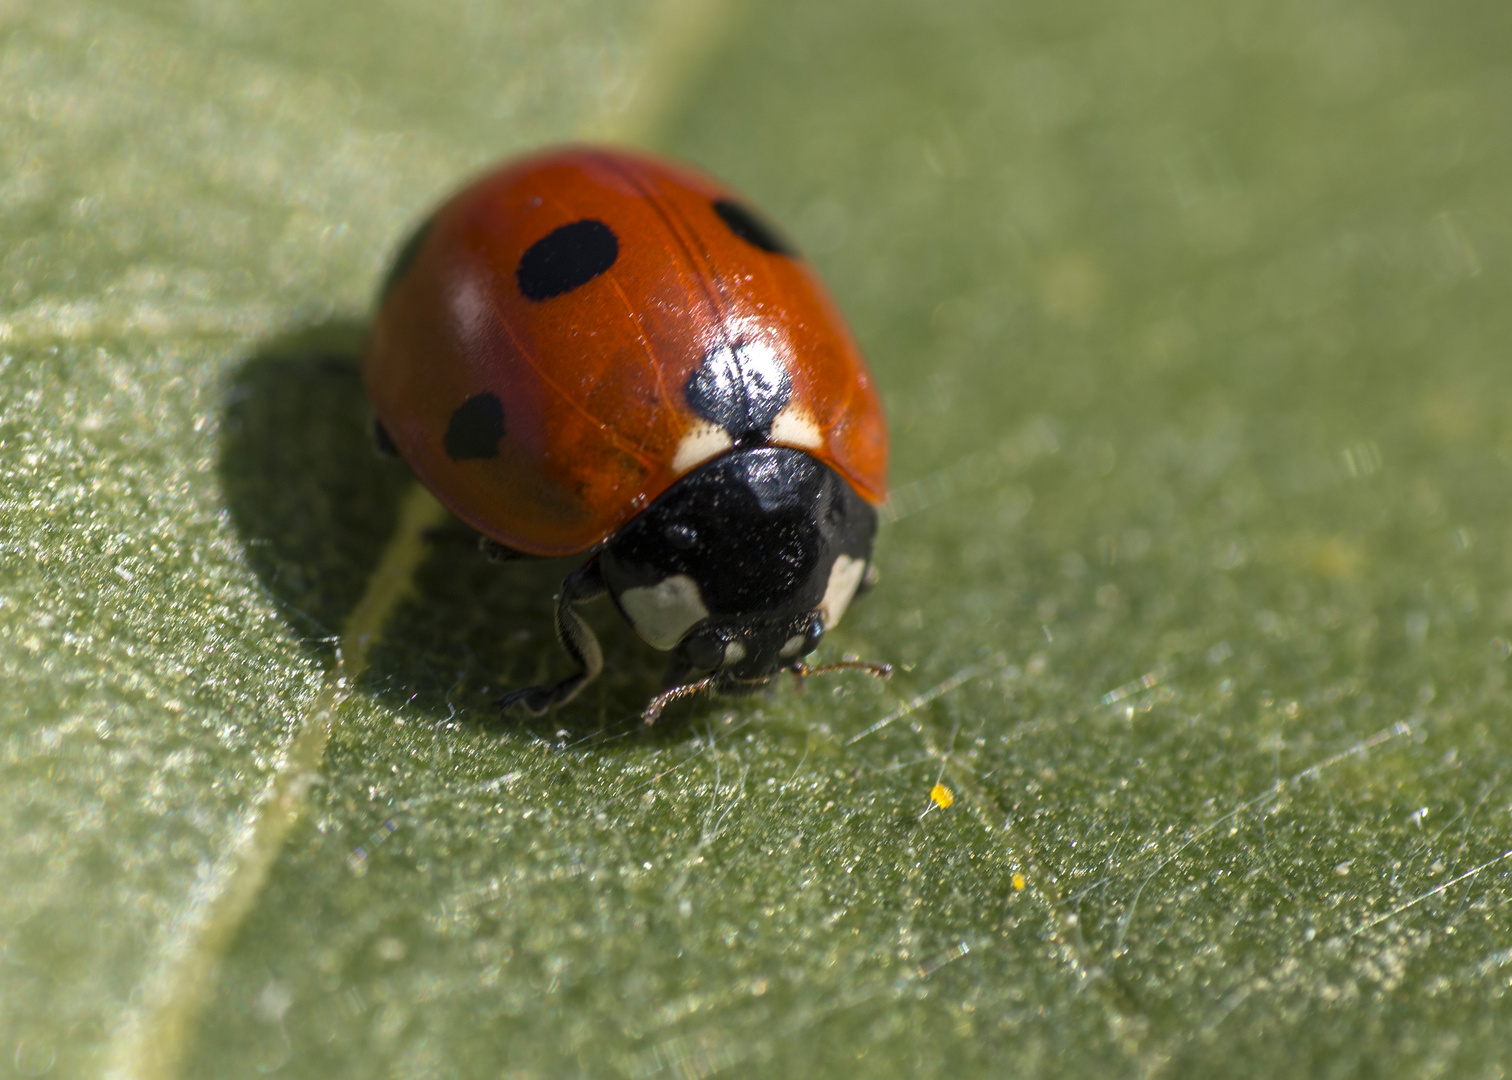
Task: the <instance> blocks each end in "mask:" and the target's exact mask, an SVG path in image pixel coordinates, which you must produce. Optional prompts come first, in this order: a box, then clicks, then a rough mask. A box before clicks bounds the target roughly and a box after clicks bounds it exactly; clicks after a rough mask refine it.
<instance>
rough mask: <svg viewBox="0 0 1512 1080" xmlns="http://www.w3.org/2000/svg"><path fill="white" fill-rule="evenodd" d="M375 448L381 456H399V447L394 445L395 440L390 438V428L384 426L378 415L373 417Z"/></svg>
mask: <svg viewBox="0 0 1512 1080" xmlns="http://www.w3.org/2000/svg"><path fill="white" fill-rule="evenodd" d="M373 450H374V451H375V452H376V453H377V454H378V455H379V456H380V457H390V458H396V457H398V456H399V448H398V447H397V446H395V445H394V440H393V439H391V438H389V433H388V429H387V428H386V427H384V426H383V421H382V420H379V419H378V418H377V417H376V416H375V417H373Z"/></svg>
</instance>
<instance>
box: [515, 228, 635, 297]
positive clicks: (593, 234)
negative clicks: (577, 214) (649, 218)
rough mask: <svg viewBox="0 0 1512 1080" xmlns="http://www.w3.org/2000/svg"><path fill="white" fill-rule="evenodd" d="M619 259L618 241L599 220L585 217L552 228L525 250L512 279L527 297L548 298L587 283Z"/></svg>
mask: <svg viewBox="0 0 1512 1080" xmlns="http://www.w3.org/2000/svg"><path fill="white" fill-rule="evenodd" d="M618 258H619V240H618V239H617V238H616V237H615V235H614V230H613V229H611V228H609V226H607V225H605V224H604V223H603V222H602V221H595V220H594V219H593V218H584V219H583V220H582V221H574V222H573V223H572V224H571V225H563V226H562V227H561V228H559V229H553V230H552V231H551V232H549V233H547V234H546V235H545V236H543V237H541V239H539V240H537V241H536V242H535V243H533V244H531V245H530V246H529V247H528V248H526V249H525V254H524V255H521V256H520V265H519V266H518V267H516V268H515V280H516V281H518V282H519V283H520V292H521V293H523V294H524V295H525V296H526V298H527V299H530V300H550V299H551V298H552V297H553V296H561V295H562V294H563V293H568V292H571V291H572V290H573V289H576V288H577V287H578V286H579V285H586V284H587V283H588V282H590V281H592V280H593V279H594V278H596V277H598V276H599V275H600V274H602V273H603V272H604V271H605V270H607V269H609V268H610V267H611V266H613V265H614V260H615V259H618Z"/></svg>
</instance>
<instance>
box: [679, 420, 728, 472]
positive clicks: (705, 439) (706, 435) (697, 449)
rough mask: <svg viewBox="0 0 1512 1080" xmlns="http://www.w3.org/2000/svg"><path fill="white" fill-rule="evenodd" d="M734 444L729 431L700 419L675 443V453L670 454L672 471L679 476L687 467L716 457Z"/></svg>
mask: <svg viewBox="0 0 1512 1080" xmlns="http://www.w3.org/2000/svg"><path fill="white" fill-rule="evenodd" d="M734 445H735V442H734V440H732V439H731V438H730V433H729V432H728V431H726V430H725V429H724V428H722V427H720V426H719V425H718V424H712V423H710V422H709V421H707V420H700V421H699V422H698V423H697V424H695V425H694V426H693V427H692V429H691V430H689V432H688V433H687V434H686V435H684V436H683V437H682V442H680V443H678V444H677V453H676V454H674V455H673V456H672V471H673V472H675V473H677V474H678V475H679V476H681V475H682V474H683V473H685V472H687V471H688V470H689V469H692V468H695V467H697V466H699V465H702V464H703V463H704V462H706V461H709V460H712V459H713V458H717V457H718V456H719V455H720V454H723V453H724V452H725V451H726V450H729V449H731V448H732V447H734Z"/></svg>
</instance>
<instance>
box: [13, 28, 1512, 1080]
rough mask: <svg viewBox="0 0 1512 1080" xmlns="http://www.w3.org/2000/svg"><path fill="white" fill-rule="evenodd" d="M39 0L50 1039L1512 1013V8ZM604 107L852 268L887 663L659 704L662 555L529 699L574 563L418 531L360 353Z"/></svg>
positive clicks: (1082, 1050) (25, 819)
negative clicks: (433, 261) (654, 721)
mask: <svg viewBox="0 0 1512 1080" xmlns="http://www.w3.org/2000/svg"><path fill="white" fill-rule="evenodd" d="M0 21H3V26H4V29H5V37H4V45H3V51H0V73H3V80H4V83H3V84H4V85H5V86H6V87H7V88H9V90H10V92H9V93H6V94H4V95H0V110H3V112H0V117H3V120H0V148H3V150H4V152H5V162H6V168H5V171H4V173H3V176H0V221H3V223H4V234H3V235H4V236H5V238H6V241H7V243H6V246H5V248H4V249H3V251H0V259H3V264H0V265H3V270H4V273H3V276H0V283H3V285H4V288H5V290H6V291H5V293H4V294H3V297H0V545H3V549H0V550H3V558H0V681H3V685H4V686H5V688H6V690H7V693H5V694H4V695H3V697H0V822H3V823H4V824H3V825H0V1062H5V1063H6V1066H7V1067H9V1068H11V1069H13V1070H14V1071H15V1072H16V1073H17V1074H19V1075H28V1076H31V1075H58V1076H74V1075H99V1074H101V1073H110V1074H113V1075H119V1076H175V1075H181V1076H185V1077H188V1076H203V1075H213V1076H244V1075H245V1076H252V1075H259V1074H263V1073H270V1072H271V1073H277V1074H280V1075H291V1076H329V1075H340V1076H373V1075H393V1076H433V1075H455V1076H473V1075H493V1074H504V1075H509V1076H560V1075H564V1074H565V1075H576V1074H592V1075H624V1076H635V1077H642V1076H657V1075H663V1074H667V1075H674V1076H707V1075H711V1074H714V1073H719V1072H726V1073H732V1074H736V1075H746V1074H750V1073H753V1072H762V1073H766V1072H770V1073H773V1074H778V1073H786V1074H802V1075H819V1076H828V1075H835V1076H850V1075H854V1074H855V1073H856V1072H857V1071H858V1069H864V1070H865V1071H866V1072H867V1073H868V1074H869V1075H877V1076H892V1075H897V1076H914V1075H921V1074H922V1075H946V1074H952V1075H988V1074H992V1075H1000V1074H1003V1073H1005V1072H1008V1073H1012V1074H1023V1075H1036V1076H1047V1077H1082V1076H1088V1075H1113V1076H1130V1077H1132V1076H1138V1075H1146V1074H1159V1075H1213V1074H1217V1073H1222V1074H1224V1075H1264V1076H1269V1075H1277V1074H1280V1073H1283V1072H1285V1073H1317V1074H1328V1075H1362V1076H1364V1075H1417V1074H1428V1073H1437V1072H1442V1073H1445V1074H1448V1075H1466V1074H1480V1073H1491V1072H1494V1071H1496V1070H1498V1069H1504V1068H1505V1067H1506V1065H1507V1063H1508V1042H1507V1039H1506V1037H1505V1035H1504V1034H1501V1032H1504V1031H1505V1030H1506V1028H1507V1026H1508V1024H1509V1023H1512V1016H1509V1015H1508V1010H1509V998H1508V988H1509V985H1512V729H1509V727H1508V723H1507V716H1508V704H1509V692H1508V689H1507V686H1506V672H1507V663H1508V656H1509V654H1512V644H1509V640H1512V563H1509V562H1508V560H1507V558H1506V557H1505V555H1504V554H1503V548H1502V545H1503V544H1505V543H1506V542H1507V540H1508V534H1507V524H1506V522H1507V510H1508V506H1509V499H1508V497H1507V494H1506V492H1507V490H1508V487H1509V480H1512V428H1509V426H1508V424H1507V422H1506V420H1505V419H1504V414H1505V412H1506V410H1505V409H1504V408H1502V407H1501V406H1502V404H1503V401H1504V399H1505V393H1504V391H1503V385H1504V383H1505V379H1504V377H1502V376H1503V372H1504V368H1505V364H1504V357H1503V353H1504V350H1505V346H1504V342H1505V341H1506V339H1507V337H1508V336H1509V334H1508V332H1509V330H1512V327H1509V326H1508V325H1507V324H1508V322H1509V319H1512V316H1509V314H1508V313H1509V311H1512V306H1509V304H1508V303H1507V296H1506V294H1505V293H1504V292H1502V291H1501V290H1502V288H1503V287H1504V286H1505V284H1506V281H1507V274H1508V273H1509V267H1512V261H1509V259H1508V253H1509V252H1512V222H1509V219H1508V212H1507V210H1506V191H1507V186H1508V180H1509V171H1512V170H1509V166H1512V161H1509V150H1512V144H1509V143H1508V140H1507V137H1506V134H1505V123H1504V121H1503V117H1504V116H1505V115H1506V113H1507V111H1508V108H1509V106H1512V100H1509V98H1512V83H1509V82H1508V79H1507V77H1506V72H1505V70H1504V67H1503V63H1504V57H1503V55H1502V54H1503V52H1504V49H1503V47H1502V43H1503V42H1504V41H1505V40H1506V39H1507V33H1508V31H1509V30H1512V27H1509V26H1508V16H1507V14H1506V13H1505V11H1504V9H1503V7H1497V6H1492V5H1489V4H1487V5H1475V4H1459V3H1456V4H1451V5H1448V6H1443V5H1440V6H1438V7H1435V8H1432V9H1431V10H1430V9H1428V8H1425V7H1422V6H1421V5H1419V6H1417V7H1414V6H1412V5H1408V4H1404V3H1400V2H1397V0H1388V2H1386V3H1380V4H1374V5H1355V6H1349V5H1345V4H1311V5H1303V4H1292V5H1279V6H1278V5H1274V4H1272V5H1260V4H1255V3H1250V2H1247V0H1246V2H1241V3H1237V4H1229V5H1211V4H1206V5H1204V4H1197V3H1193V2H1191V0H1144V2H1141V3H1138V4H1133V5H1129V4H1121V5H1118V4H1110V3H1099V2H1097V0H1077V2H1075V3H1071V4H1057V5H1038V6H1034V5H1029V6H1020V7H1017V8H1016V7H1011V6H1004V5H1002V4H994V3H988V2H986V0H960V2H957V3H953V4H949V5H941V4H926V3H922V2H917V0H915V2H912V3H903V2H901V0H873V2H871V3H866V4H860V3H853V2H849V0H846V2H840V0H836V2H833V3H827V4H799V3H787V2H785V0H779V2H774V3H768V4H764V5H759V6H752V7H751V8H749V9H748V10H742V11H733V12H725V11H722V10H721V9H717V8H712V7H704V6H700V5H695V4H693V3H691V0H677V2H675V3H668V4H664V5H661V6H657V7H651V6H641V5H633V6H629V5H624V4H600V3H593V2H590V0H569V2H567V3H565V4H555V5H550V6H540V7H538V8H535V9H527V8H524V7H504V6H497V7H495V6H490V5H476V4H463V3H460V2H458V3H450V2H443V3H433V4H428V5H413V6H404V5H399V4H396V3H387V2H385V3H376V4H372V3H370V4H365V5H354V4H334V3H333V4H330V5H323V6H321V7H320V8H316V9H312V8H310V7H309V6H308V5H298V4H293V3H288V2H286V0H277V2H275V0H267V2H264V3H261V4H256V5H250V4H249V5H240V6H234V5H230V4H223V3H201V4H194V5H187V4H183V5H181V4H177V3H170V2H168V0H160V2H155V3H147V2H141V3H136V4H133V5H129V6H128V5H124V4H122V5H110V4H104V3H99V4H88V3H67V4H61V5H59V4H55V5H24V6H21V5H12V6H10V7H8V8H0ZM575 137H615V138H620V139H625V140H628V141H632V142H641V143H643V144H647V145H651V146H654V147H655V148H657V149H659V150H661V151H664V152H666V153H669V154H671V155H673V156H676V157H679V158H683V159H687V160H690V161H692V162H695V163H696V164H699V165H701V166H703V167H705V168H707V169H708V170H710V171H711V172H714V173H716V174H717V175H720V176H722V177H724V178H725V179H727V180H729V181H731V182H732V183H734V184H735V185H736V186H737V187H738V188H740V189H741V190H743V191H744V192H746V193H747V194H748V195H749V196H750V197H751V198H752V200H753V202H755V203H756V204H758V205H760V206H762V207H763V208H764V209H765V211H766V212H767V213H768V214H770V216H771V217H772V218H773V219H774V220H776V221H777V222H779V223H781V225H782V226H783V227H784V229H785V230H786V231H787V233H788V234H789V235H791V236H792V237H793V238H794V240H795V241H796V242H797V243H798V245H799V246H800V247H801V248H802V249H803V250H804V251H805V252H806V253H807V254H808V256H809V257H810V258H811V259H812V260H813V262H814V263H815V265H816V266H817V267H818V269H819V270H820V271H821V273H822V274H823V275H824V277H825V278H826V280H827V281H829V282H830V283H831V285H832V286H833V288H834V291H835V293H836V295H837V297H838V298H839V300H840V302H841V306H842V307H843V308H844V309H845V310H846V312H847V314H848V316H849V317H850V319H851V321H852V323H853V325H854V327H855V329H856V332H857V335H858V337H859V338H860V339H861V341H862V344H863V346H864V347H865V349H866V351H867V353H868V355H869V357H870V359H871V361H872V365H873V368H874V370H875V373H876V376H877V382H878V384H879V386H880V387H881V388H882V390H883V393H884V395H885V397H886V400H887V405H888V409H889V415H890V418H891V423H892V430H893V441H894V465H893V481H894V493H893V499H892V502H891V504H890V505H889V508H888V511H887V518H888V521H887V524H886V525H885V530H884V534H883V538H882V541H881V547H880V551H879V561H880V567H881V571H882V581H881V584H880V585H879V587H878V588H877V590H876V591H875V592H874V593H873V594H872V595H870V596H868V597H867V598H866V599H865V600H863V601H862V602H860V603H858V604H857V605H856V606H855V607H854V608H853V609H852V611H851V613H850V614H848V616H847V620H846V623H845V625H844V627H842V628H841V630H840V631H838V632H837V633H836V634H834V635H831V637H832V640H831V641H830V642H829V643H828V644H827V646H826V651H825V653H823V654H821V656H823V657H828V658H834V657H838V656H839V655H840V653H842V652H854V653H857V654H860V655H863V656H866V657H870V658H877V659H885V660H891V661H893V662H895V663H899V664H902V665H906V667H905V669H904V670H902V671H901V672H900V673H899V674H898V675H896V676H895V677H894V679H893V680H892V681H891V682H890V683H887V684H882V683H876V682H872V681H869V680H865V679H863V678H861V677H859V676H856V677H850V676H836V677H833V678H830V679H827V680H818V679H815V680H812V681H811V682H810V683H809V684H808V686H807V687H806V688H804V690H803V692H802V693H799V692H798V691H797V689H796V688H795V687H793V686H791V685H787V686H783V687H781V688H779V689H778V690H776V691H775V692H774V693H772V694H770V695H767V696H757V697H752V698H742V699H718V700H710V699H698V700H695V701H693V702H690V703H682V704H679V705H676V706H674V707H673V708H672V709H671V710H669V712H668V713H667V715H666V716H665V717H664V718H663V720H662V721H661V722H660V723H659V724H658V726H657V727H655V728H653V729H651V730H649V731H647V730H644V729H642V728H641V727H640V725H639V724H638V721H637V712H638V709H639V707H640V706H641V705H642V704H643V703H644V701H645V699H646V697H647V696H648V694H649V693H650V692H651V691H652V690H653V689H654V688H655V686H656V679H657V675H658V671H659V665H658V663H657V657H656V656H655V654H654V653H652V652H651V651H650V650H649V649H647V648H646V647H645V646H643V645H641V644H640V643H639V642H638V641H637V640H636V638H635V636H634V634H633V633H632V632H631V631H630V630H628V628H626V627H624V626H623V625H621V624H619V623H618V621H617V620H616V619H615V618H614V617H613V615H612V613H611V612H609V611H608V610H607V609H606V610H602V611H595V612H593V614H592V618H593V621H594V623H595V626H596V627H598V628H599V629H600V630H601V631H602V634H603V638H604V644H605V651H606V656H607V660H608V670H607V672H606V676H605V678H604V679H602V680H601V681H600V682H599V683H597V684H595V686H594V687H593V688H592V689H591V690H590V691H589V692H588V693H586V694H585V695H584V697H583V699H582V700H580V701H579V702H575V703H574V704H573V705H572V706H571V707H569V708H567V709H564V710H562V711H560V712H559V713H556V714H553V715H550V716H548V717H546V718H544V719H542V720H540V721H535V722H524V721H519V720H510V721H507V722H500V721H499V720H498V719H497V716H496V710H495V709H494V708H493V707H492V704H491V703H492V701H493V700H494V699H495V698H496V697H497V696H498V695H499V693H500V692H501V691H502V690H503V689H504V688H505V687H509V686H515V685H520V684H522V683H526V682H529V681H532V680H537V679H541V678H543V677H546V676H549V675H551V674H553V673H558V672H560V671H561V670H562V663H563V661H562V659H561V657H560V655H559V653H558V651H557V649H556V646H555V643H554V641H553V638H552V634H551V629H550V608H551V594H552V591H553V589H554V587H555V584H556V582H557V581H559V580H560V577H561V575H562V573H563V572H564V569H565V568H566V566H567V565H569V564H563V563H546V564H518V565H503V566H498V565H494V564H491V563H488V562H487V561H486V560H484V559H483V558H482V557H481V556H480V555H478V554H477V553H475V552H474V551H473V550H472V549H471V548H470V547H469V546H468V545H467V543H465V541H466V539H467V537H466V535H465V534H464V533H463V532H462V531H461V530H460V529H458V528H456V527H455V526H453V525H445V524H444V525H442V527H440V528H439V529H434V530H430V531H426V530H427V527H428V523H429V522H431V521H432V520H433V518H432V517H431V516H430V515H431V514H432V511H431V510H430V509H429V508H428V505H427V504H426V503H425V501H424V500H423V498H420V497H417V496H415V495H414V494H413V490H414V489H413V488H412V487H411V482H410V480H409V479H408V477H407V475H406V474H405V473H404V472H403V470H402V468H400V467H398V466H395V465H393V464H390V463H387V462H385V461H383V460H381V459H378V458H377V457H375V456H374V455H373V454H372V452H371V450H370V448H369V446H368V442H367V431H366V406H365V403H364V401H363V398H362V392H361V387H360V384H359V381H358V377H357V366H356V365H357V362H358V357H359V356H360V352H361V347H362V338H363V334H364V332H365V320H366V317H367V312H368V306H369V299H370V296H371V294H372V291H373V289H374V288H375V286H376V284H377V282H378V281H379V280H380V279H381V275H382V272H383V267H384V265H385V262H386V260H387V259H388V258H389V256H390V255H391V253H392V252H393V251H394V250H395V249H396V247H397V245H398V244H399V243H400V242H401V241H402V238H403V237H404V235H406V233H407V230H408V229H409V227H410V226H411V225H412V223H413V222H414V221H416V220H418V219H419V218H420V217H421V216H422V215H423V214H424V213H425V211H426V209H427V208H428V206H430V205H432V204H433V203H434V201H435V200H436V199H438V198H440V197H441V196H442V195H444V193H445V192H446V191H447V190H449V189H450V188H451V187H452V186H454V185H455V184H456V183H458V182H459V181H460V180H461V179H462V178H464V177H465V176H467V175H468V174H470V173H471V172H474V171H476V170H477V169H479V168H481V167H483V166H485V165H486V164H487V163H488V162H489V161H491V160H494V159H497V158H499V157H503V156H506V155H508V154H510V153H514V152H518V151H520V150H523V149H526V148H528V147H532V146H536V145H540V144H543V143H548V142H552V141H560V140H565V139H570V138H575ZM436 520H439V519H436ZM407 560H408V561H407ZM406 583H408V585H409V588H408V591H405V589H404V586H405V584H406ZM389 605H392V606H389ZM338 641H339V642H340V645H341V647H340V648H338V647H337V645H338Z"/></svg>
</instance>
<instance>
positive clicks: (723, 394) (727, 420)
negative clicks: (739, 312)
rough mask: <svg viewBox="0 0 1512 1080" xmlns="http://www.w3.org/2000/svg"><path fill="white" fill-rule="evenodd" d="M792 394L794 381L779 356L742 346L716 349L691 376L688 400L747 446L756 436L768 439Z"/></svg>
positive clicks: (764, 350)
mask: <svg viewBox="0 0 1512 1080" xmlns="http://www.w3.org/2000/svg"><path fill="white" fill-rule="evenodd" d="M792 390H793V384H792V381H791V380H790V379H789V378H788V373H787V371H786V370H784V369H783V366H782V362H781V361H780V360H779V359H778V358H777V356H776V354H775V353H773V352H772V351H771V350H770V349H768V348H765V347H752V346H750V345H747V344H746V343H744V342H741V343H739V344H736V345H720V346H718V347H717V348H714V349H710V350H709V353H708V355H707V356H705V357H704V361H703V363H702V364H701V365H699V367H698V370H697V371H695V372H693V374H692V375H690V376H688V382H687V384H686V385H685V386H684V387H683V396H684V397H685V398H687V401H688V405H689V407H690V408H692V410H693V411H694V412H696V413H697V414H698V415H699V416H702V417H703V418H704V419H705V420H708V421H710V422H711V423H715V424H718V425H719V426H720V427H722V428H724V429H725V430H726V431H728V432H729V433H730V438H732V439H733V440H734V441H735V442H736V443H737V444H742V443H744V442H749V441H751V438H752V437H758V438H765V437H766V434H767V432H769V431H770V430H771V427H772V421H773V420H775V419H776V418H777V414H778V413H780V412H781V411H782V407H783V406H784V405H786V404H787V403H788V398H789V397H790V396H791V394H792Z"/></svg>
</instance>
